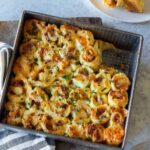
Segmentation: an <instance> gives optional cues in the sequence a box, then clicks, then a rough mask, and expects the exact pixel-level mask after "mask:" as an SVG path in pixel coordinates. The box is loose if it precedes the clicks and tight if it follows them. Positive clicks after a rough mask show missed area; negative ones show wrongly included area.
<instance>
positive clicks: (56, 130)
mask: <svg viewBox="0 0 150 150" xmlns="http://www.w3.org/2000/svg"><path fill="white" fill-rule="evenodd" d="M68 124H69V119H67V118H63V117H57V118H54V119H52V118H51V117H49V116H44V117H43V118H42V120H41V127H42V129H43V130H44V131H45V132H47V133H51V134H58V135H64V134H65V132H66V128H67V125H68Z"/></svg>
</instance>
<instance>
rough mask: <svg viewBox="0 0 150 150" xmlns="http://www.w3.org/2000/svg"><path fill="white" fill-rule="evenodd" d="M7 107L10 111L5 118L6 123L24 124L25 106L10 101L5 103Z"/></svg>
mask: <svg viewBox="0 0 150 150" xmlns="http://www.w3.org/2000/svg"><path fill="white" fill-rule="evenodd" d="M5 109H6V110H7V111H9V113H8V115H7V118H6V119H5V121H6V123H8V124H11V125H22V117H23V115H24V112H25V107H24V106H23V105H22V104H19V103H16V102H12V101H8V102H7V103H6V104H5Z"/></svg>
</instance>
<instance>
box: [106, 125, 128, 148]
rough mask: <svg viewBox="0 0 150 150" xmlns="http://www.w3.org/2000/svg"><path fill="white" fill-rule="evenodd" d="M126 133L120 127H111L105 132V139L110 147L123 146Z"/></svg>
mask: <svg viewBox="0 0 150 150" xmlns="http://www.w3.org/2000/svg"><path fill="white" fill-rule="evenodd" d="M124 134H125V131H124V128H123V127H122V126H120V125H114V126H109V127H108V128H106V129H105V130H104V139H105V140H106V143H107V144H109V145H119V144H121V142H122V140H123V137H124Z"/></svg>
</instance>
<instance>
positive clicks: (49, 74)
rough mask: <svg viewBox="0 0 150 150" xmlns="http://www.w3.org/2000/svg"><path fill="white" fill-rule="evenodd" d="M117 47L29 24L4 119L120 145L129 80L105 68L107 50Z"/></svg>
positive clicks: (67, 29) (70, 30)
mask: <svg viewBox="0 0 150 150" xmlns="http://www.w3.org/2000/svg"><path fill="white" fill-rule="evenodd" d="M114 48H115V47H114V46H113V45H112V44H110V43H107V42H104V41H102V40H99V39H96V40H95V39H94V35H93V33H92V32H90V31H87V30H83V29H79V28H77V27H73V26H69V25H61V26H60V27H58V26H56V25H54V24H46V23H44V22H41V21H38V20H34V19H33V20H27V21H26V23H25V26H24V37H23V43H22V44H21V45H20V48H19V53H20V54H19V56H18V58H17V59H16V62H15V63H14V66H13V75H12V79H11V82H10V86H9V89H8V93H7V99H8V101H7V102H6V104H5V108H6V117H5V119H4V121H5V122H6V123H8V124H12V125H18V126H23V127H25V128H32V129H35V130H41V131H44V132H47V133H51V134H58V135H65V136H69V137H73V138H81V139H88V140H91V141H93V142H106V143H108V144H113V145H118V144H120V143H121V142H122V138H123V136H124V120H125V117H126V116H127V110H126V109H125V108H124V107H125V106H126V105H127V103H128V94H127V92H126V91H127V90H128V88H129V85H130V81H129V79H128V77H127V76H126V75H125V74H123V73H120V72H119V71H118V70H116V69H114V68H111V67H106V66H104V65H102V64H101V63H102V52H103V50H107V49H114ZM118 127H119V128H118Z"/></svg>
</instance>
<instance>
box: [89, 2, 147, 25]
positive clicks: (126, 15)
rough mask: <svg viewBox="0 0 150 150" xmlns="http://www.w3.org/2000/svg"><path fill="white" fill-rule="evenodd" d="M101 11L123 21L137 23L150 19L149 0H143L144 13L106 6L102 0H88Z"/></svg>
mask: <svg viewBox="0 0 150 150" xmlns="http://www.w3.org/2000/svg"><path fill="white" fill-rule="evenodd" d="M90 1H91V3H92V4H93V5H94V6H95V7H97V8H98V9H99V10H100V11H101V12H103V13H104V14H106V15H107V16H109V17H111V18H114V19H116V20H120V21H123V22H130V23H139V22H145V21H150V0H144V3H145V8H144V13H141V14H140V13H133V12H128V11H127V10H125V9H123V8H113V9H112V8H108V7H106V6H105V5H104V4H103V0H90Z"/></svg>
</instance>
